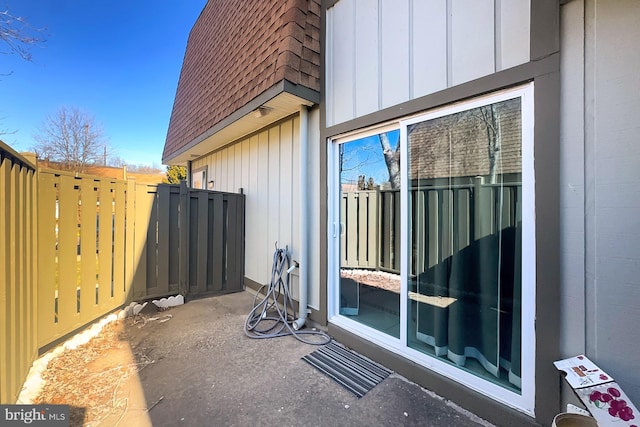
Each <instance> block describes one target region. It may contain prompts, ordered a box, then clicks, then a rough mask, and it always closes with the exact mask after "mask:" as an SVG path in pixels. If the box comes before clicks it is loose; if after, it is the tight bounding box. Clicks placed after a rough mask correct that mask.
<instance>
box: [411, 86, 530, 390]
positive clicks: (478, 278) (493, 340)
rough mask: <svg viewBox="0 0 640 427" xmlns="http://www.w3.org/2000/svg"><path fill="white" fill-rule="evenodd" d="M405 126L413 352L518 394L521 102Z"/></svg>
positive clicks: (506, 103) (479, 108)
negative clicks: (456, 367) (420, 353)
mask: <svg viewBox="0 0 640 427" xmlns="http://www.w3.org/2000/svg"><path fill="white" fill-rule="evenodd" d="M430 117H433V118H430V119H428V120H423V121H417V120H419V119H417V120H415V121H413V123H412V124H409V125H407V128H406V135H407V166H408V179H407V181H408V188H407V190H406V191H407V197H408V199H407V200H408V202H407V203H408V210H409V212H408V213H407V215H408V243H407V244H408V246H409V252H410V253H409V255H408V270H409V271H408V272H407V273H408V274H407V277H408V287H407V292H408V294H407V295H406V298H407V308H408V310H407V311H408V319H407V345H408V346H409V347H412V348H414V349H416V350H418V351H421V352H423V353H426V354H428V355H431V356H433V357H436V358H438V359H440V360H442V361H444V362H446V363H449V364H453V365H456V366H458V367H459V368H461V369H463V370H466V371H468V372H471V373H473V374H475V375H477V376H480V377H482V378H484V379H486V380H488V381H491V382H494V383H497V384H499V385H501V386H503V387H505V388H508V389H510V390H512V391H515V392H517V393H520V389H521V380H520V377H521V375H520V365H521V360H520V351H521V326H520V325H521V261H522V259H521V258H522V257H521V246H522V243H521V233H522V209H521V200H522V118H521V99H520V98H514V99H509V100H505V101H501V102H497V103H493V104H489V105H484V106H480V107H477V108H473V109H469V110H465V111H459V112H456V113H454V114H448V115H444V116H430Z"/></svg>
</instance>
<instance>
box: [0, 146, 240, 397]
mask: <svg viewBox="0 0 640 427" xmlns="http://www.w3.org/2000/svg"><path fill="white" fill-rule="evenodd" d="M0 144H1V145H0V156H1V157H0V161H1V163H0V238H1V240H0V310H1V311H0V345H1V347H0V356H1V357H2V359H0V403H12V402H15V400H16V398H17V396H18V393H19V391H20V389H21V387H22V382H23V381H24V378H25V376H26V374H27V372H28V370H29V368H30V367H31V363H32V362H33V360H34V359H35V357H37V355H38V352H39V351H42V350H46V349H47V348H48V347H50V346H51V345H54V344H55V343H56V342H58V341H60V340H61V339H63V338H64V337H66V336H68V335H69V334H71V333H73V332H75V331H76V330H78V329H80V328H82V327H84V326H85V325H87V324H89V323H91V322H93V321H94V320H96V319H98V318H100V317H101V316H104V315H105V314H107V313H109V312H111V311H114V310H116V309H118V308H120V307H122V306H123V305H124V304H125V303H127V302H129V301H133V300H142V299H152V298H160V297H163V296H167V295H175V294H177V293H181V294H182V295H184V296H185V297H195V296H202V295H207V294H215V293H226V292H233V291H239V290H242V287H243V277H244V271H243V267H244V206H245V203H244V195H242V194H231V193H221V192H212V191H205V190H194V189H189V188H187V186H186V184H185V183H183V184H182V185H168V184H158V185H148V184H137V183H135V181H121V180H115V179H109V178H104V177H95V176H89V175H82V174H73V173H68V172H62V171H58V170H49V169H39V170H36V167H35V166H34V164H32V163H30V162H29V161H28V160H27V159H25V158H24V157H22V156H20V155H19V154H17V153H15V152H14V151H13V150H12V149H11V148H10V147H8V146H6V145H5V144H2V143H0Z"/></svg>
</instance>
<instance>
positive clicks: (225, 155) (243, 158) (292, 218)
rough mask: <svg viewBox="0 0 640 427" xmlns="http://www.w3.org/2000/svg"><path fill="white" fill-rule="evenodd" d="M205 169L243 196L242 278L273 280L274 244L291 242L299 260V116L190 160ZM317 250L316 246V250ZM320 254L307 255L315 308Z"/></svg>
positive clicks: (313, 143) (313, 223) (315, 223)
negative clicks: (242, 193) (243, 265)
mask: <svg viewBox="0 0 640 427" xmlns="http://www.w3.org/2000/svg"><path fill="white" fill-rule="evenodd" d="M308 116H309V137H308V138H309V152H308V154H309V159H311V161H309V162H308V163H307V164H308V167H307V173H308V182H309V190H307V191H311V192H312V194H313V195H315V194H316V193H317V188H318V187H319V185H320V184H319V165H317V163H318V162H317V161H313V159H317V158H318V156H319V143H318V141H319V128H320V127H319V110H318V109H315V110H311V111H309V115H308ZM203 167H206V168H207V181H213V190H215V191H227V192H238V191H239V189H240V188H242V190H243V192H244V194H245V196H246V208H245V212H246V213H245V248H246V249H245V277H247V278H249V279H251V280H253V281H255V282H257V283H260V284H266V283H269V282H270V280H271V268H272V263H273V253H274V251H275V244H276V242H277V243H278V247H284V246H285V245H288V246H289V251H290V253H291V258H292V259H294V260H299V258H298V257H297V256H298V254H299V247H300V246H299V245H300V193H301V191H303V189H302V188H300V118H299V116H295V117H293V118H291V119H289V120H285V121H283V122H280V123H278V124H276V125H274V126H271V127H267V128H265V129H263V130H261V131H259V132H257V133H255V134H253V135H251V136H249V137H247V138H244V139H241V140H239V141H237V142H235V143H233V144H231V145H228V146H226V147H223V148H221V149H219V150H217V151H214V152H212V153H210V154H208V155H206V156H203V157H201V158H199V159H197V160H195V161H193V162H192V168H193V169H199V168H203ZM309 200H310V203H311V204H312V205H311V206H310V209H309V218H310V219H309V233H310V242H309V248H310V251H311V253H313V250H314V248H317V247H318V246H317V244H318V241H319V229H320V225H319V224H320V216H319V214H320V212H319V207H318V198H317V197H313V196H312V197H310V198H309ZM316 251H317V250H316ZM318 258H319V257H317V256H310V260H309V263H310V265H309V267H308V268H309V294H308V302H309V306H310V307H313V308H314V309H316V310H317V309H319V306H320V286H319V280H320V279H319V271H320V265H319V259H318ZM291 279H292V280H291V283H290V285H291V287H292V293H293V296H294V298H296V299H297V297H298V270H294V271H293V273H292V276H291Z"/></svg>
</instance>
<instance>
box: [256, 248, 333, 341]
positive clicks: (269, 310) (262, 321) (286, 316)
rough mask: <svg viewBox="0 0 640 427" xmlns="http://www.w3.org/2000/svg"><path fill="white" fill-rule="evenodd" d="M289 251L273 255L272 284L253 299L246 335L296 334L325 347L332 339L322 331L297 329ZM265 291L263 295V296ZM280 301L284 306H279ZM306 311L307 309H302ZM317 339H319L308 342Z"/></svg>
mask: <svg viewBox="0 0 640 427" xmlns="http://www.w3.org/2000/svg"><path fill="white" fill-rule="evenodd" d="M290 265H291V262H290V260H289V251H288V248H286V247H285V248H284V249H282V248H280V249H279V248H278V246H277V244H276V250H275V252H274V254H273V267H272V269H271V283H269V284H268V285H262V286H261V287H260V289H259V290H258V292H257V293H256V295H255V297H254V298H253V308H252V309H251V311H250V312H249V315H248V316H247V320H246V321H245V323H244V333H245V335H247V336H248V337H249V338H256V339H264V338H276V337H284V336H287V335H293V336H294V337H295V338H296V339H297V340H299V341H301V342H303V343H306V344H312V345H324V344H328V343H329V342H331V337H330V336H329V335H327V334H326V333H325V332H324V331H320V330H295V329H294V328H293V322H294V321H295V311H294V309H293V298H292V296H291V292H290V290H289V271H288V269H289V267H290ZM263 292H264V296H263ZM278 300H280V301H281V304H282V306H281V305H280V304H278ZM301 308H303V309H304V307H301ZM308 336H314V337H316V339H307V338H306V337H308Z"/></svg>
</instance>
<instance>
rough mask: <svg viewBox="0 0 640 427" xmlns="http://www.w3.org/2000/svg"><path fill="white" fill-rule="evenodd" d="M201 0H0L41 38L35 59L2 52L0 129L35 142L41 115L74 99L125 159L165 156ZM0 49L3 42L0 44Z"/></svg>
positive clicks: (19, 144)
mask: <svg viewBox="0 0 640 427" xmlns="http://www.w3.org/2000/svg"><path fill="white" fill-rule="evenodd" d="M205 4H206V0H180V1H178V0H161V1H151V0H132V1H121V2H117V1H113V0H108V1H106V0H92V1H86V0H4V2H2V3H0V8H1V9H2V10H4V7H5V6H6V7H7V8H8V9H9V11H10V12H11V14H13V15H14V16H20V17H23V18H25V19H26V20H27V21H28V22H29V23H30V24H31V25H32V26H33V27H37V28H44V30H43V31H42V32H41V33H39V34H38V35H39V36H42V37H43V38H45V39H46V41H45V42H44V43H41V44H39V45H35V46H33V47H32V48H31V49H30V51H31V54H32V56H33V58H32V62H27V61H24V60H23V59H21V58H20V57H19V56H18V55H0V74H7V73H11V75H9V76H2V77H0V131H11V132H15V133H13V134H6V135H1V136H0V139H2V140H4V141H5V142H6V143H7V144H9V145H10V146H12V147H13V148H14V149H16V150H18V151H27V150H28V149H29V148H30V147H32V145H33V143H34V141H33V134H34V133H37V132H38V129H39V128H40V127H41V125H42V123H43V121H44V120H45V119H46V117H47V116H48V115H53V114H55V112H56V111H57V110H58V109H59V108H60V107H62V106H67V107H78V108H80V109H82V110H83V111H85V112H87V113H88V114H90V115H92V116H93V117H94V118H95V120H96V122H98V123H100V124H101V125H102V127H103V128H104V131H105V134H106V136H107V138H108V140H109V142H110V144H111V146H112V147H113V148H114V150H115V154H116V155H117V156H119V157H121V158H122V159H123V160H125V161H126V162H127V163H133V164H147V165H150V166H151V165H153V164H155V165H157V166H159V165H160V164H161V163H162V149H163V147H164V141H165V137H166V134H167V128H168V126H169V117H170V115H171V108H172V106H173V98H174V96H175V92H176V88H177V85H178V78H179V76H180V68H181V66H182V59H183V57H184V52H185V49H186V44H187V38H188V36H189V31H190V30H191V27H192V26H193V24H194V23H195V21H196V19H197V18H198V15H199V14H200V11H201V10H202V8H203V7H204V5H205ZM1 48H2V49H1V50H0V51H6V49H5V47H4V46H2V47H1Z"/></svg>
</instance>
